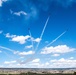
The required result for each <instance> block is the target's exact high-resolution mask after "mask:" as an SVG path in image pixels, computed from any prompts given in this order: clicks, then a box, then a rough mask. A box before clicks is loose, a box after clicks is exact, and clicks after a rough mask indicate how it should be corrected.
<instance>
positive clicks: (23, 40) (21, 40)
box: [5, 33, 30, 44]
mask: <svg viewBox="0 0 76 75" xmlns="http://www.w3.org/2000/svg"><path fill="white" fill-rule="evenodd" d="M5 36H6V37H7V38H10V39H11V41H14V42H18V43H20V44H24V43H26V40H28V39H29V38H30V36H29V35H26V36H23V35H21V36H17V35H10V34H9V33H7V34H5Z"/></svg>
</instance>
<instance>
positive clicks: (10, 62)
mask: <svg viewBox="0 0 76 75" xmlns="http://www.w3.org/2000/svg"><path fill="white" fill-rule="evenodd" d="M15 63H16V60H14V61H5V62H4V64H9V65H10V64H15Z"/></svg>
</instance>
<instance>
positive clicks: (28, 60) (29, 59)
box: [21, 17, 49, 64]
mask: <svg viewBox="0 0 76 75" xmlns="http://www.w3.org/2000/svg"><path fill="white" fill-rule="evenodd" d="M48 21H49V17H48V18H47V20H46V23H45V25H44V28H43V30H42V33H41V35H40V39H42V37H43V34H44V32H45V29H46V26H47V24H48ZM29 33H30V32H29ZM40 42H41V40H40V41H39V42H38V44H37V46H36V49H35V52H36V51H37V49H38V46H39V44H40ZM34 55H35V54H34ZM34 55H33V56H32V57H30V58H28V59H27V60H25V61H24V62H22V63H21V64H24V63H27V62H30V61H31V60H32V59H33V57H34Z"/></svg>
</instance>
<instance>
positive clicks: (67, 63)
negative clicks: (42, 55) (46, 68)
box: [50, 58, 76, 68]
mask: <svg viewBox="0 0 76 75" xmlns="http://www.w3.org/2000/svg"><path fill="white" fill-rule="evenodd" d="M50 64H52V65H50V67H53V68H74V67H76V60H75V59H64V58H61V59H58V60H57V59H54V60H51V61H50Z"/></svg>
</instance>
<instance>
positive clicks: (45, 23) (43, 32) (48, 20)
mask: <svg viewBox="0 0 76 75" xmlns="http://www.w3.org/2000/svg"><path fill="white" fill-rule="evenodd" d="M48 21H49V17H48V18H47V20H46V23H45V25H44V28H43V30H42V33H41V35H40V39H42V37H43V34H44V32H45V29H46V26H47V24H48ZM40 42H41V40H40V41H39V42H38V44H37V46H36V49H35V50H37V49H38V46H39V44H40Z"/></svg>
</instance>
